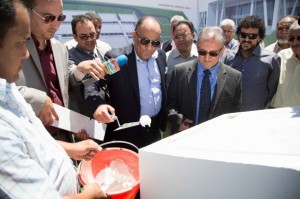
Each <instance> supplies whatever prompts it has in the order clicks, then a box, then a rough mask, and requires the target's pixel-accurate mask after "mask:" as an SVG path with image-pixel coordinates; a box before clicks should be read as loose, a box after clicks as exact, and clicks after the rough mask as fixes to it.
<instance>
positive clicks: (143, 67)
mask: <svg viewBox="0 0 300 199" xmlns="http://www.w3.org/2000/svg"><path fill="white" fill-rule="evenodd" d="M0 1H1V4H0V16H1V18H2V19H3V20H2V21H1V22H0V29H1V34H0V51H1V53H0V92H1V99H0V109H1V111H0V118H1V120H0V129H1V134H0V141H1V147H0V149H1V152H2V153H1V154H4V155H1V158H0V163H1V164H0V165H1V166H0V184H1V185H0V197H1V198H18V197H20V196H22V198H35V197H37V196H39V198H60V197H63V198H106V197H107V196H106V194H105V193H103V192H102V191H101V189H100V188H99V186H98V185H97V184H95V183H92V184H88V185H86V186H85V187H84V190H83V191H81V192H80V193H79V192H78V190H77V183H76V172H75V170H74V169H73V168H72V163H71V162H70V161H69V160H70V159H69V157H71V158H72V159H74V160H82V159H85V160H90V159H91V158H92V157H93V156H94V154H95V153H97V151H98V150H100V148H99V147H98V145H97V143H95V142H94V141H93V140H91V139H89V137H88V134H87V132H85V130H84V129H83V130H82V131H81V132H78V133H75V134H73V133H71V132H67V131H65V130H61V129H58V128H55V127H52V126H51V125H52V123H53V121H54V120H59V118H60V115H59V114H58V113H57V111H56V110H55V108H54V105H53V104H57V105H60V106H64V107H66V108H69V109H71V110H73V111H76V112H79V113H81V114H83V115H86V116H88V117H90V118H94V119H95V120H97V121H99V122H102V123H106V124H107V129H106V134H105V138H104V142H108V141H112V140H122V141H127V142H130V143H132V144H134V145H136V146H137V147H139V148H141V147H144V146H147V145H149V144H151V143H154V142H156V141H158V140H160V139H162V138H163V133H162V132H165V131H169V132H170V133H171V134H175V133H178V132H181V131H184V130H186V129H188V128H190V127H192V126H195V125H198V124H201V123H203V122H205V121H207V120H209V119H212V118H214V117H217V116H220V115H222V114H226V113H232V112H239V111H254V110H262V109H267V108H280V107H287V106H299V105H300V88H299V87H300V86H299V85H300V84H299V83H300V80H299V76H300V69H299V67H300V25H299V20H298V18H297V17H295V16H286V17H283V18H281V19H280V20H279V21H278V23H277V28H276V36H277V41H276V42H275V43H274V44H271V45H270V46H267V47H266V48H264V47H263V45H262V42H263V39H264V37H265V35H266V28H265V24H264V21H263V19H261V18H259V17H257V16H247V17H245V18H244V19H242V20H241V21H240V22H239V24H238V25H237V27H236V26H235V23H234V22H233V21H232V20H231V19H225V20H223V21H222V22H221V23H220V26H219V27H205V28H203V29H202V30H201V31H200V33H199V34H198V35H196V32H195V28H194V25H193V23H192V22H191V21H188V20H186V19H184V18H183V17H182V16H174V17H173V18H172V19H171V21H170V34H171V39H170V40H169V41H167V42H164V43H162V42H161V34H162V27H161V24H160V22H159V21H158V20H157V19H156V18H155V17H152V16H144V17H141V18H140V19H139V20H138V21H137V23H136V26H135V29H134V30H133V32H132V39H133V43H132V44H130V45H128V46H126V47H123V48H119V49H112V48H111V46H110V45H109V44H107V43H105V42H103V41H101V38H100V35H101V29H102V28H105V27H102V20H101V18H100V17H99V15H97V14H95V13H86V14H83V15H77V16H74V17H73V19H72V22H71V25H72V26H71V27H70V28H71V29H72V33H73V38H74V39H72V40H71V41H69V42H67V43H65V44H62V43H60V42H59V41H57V40H56V39H55V38H54V35H55V33H56V31H57V30H58V29H59V27H60V25H61V23H62V21H64V20H65V18H66V16H65V15H64V14H63V2H62V0H50V1H44V0H32V1H24V0H0ZM196 38H197V39H196ZM235 38H237V39H235ZM119 55H125V56H126V57H127V58H128V61H127V63H126V64H125V65H124V66H123V67H122V69H121V70H120V71H119V72H117V73H114V74H110V73H109V71H108V69H107V68H106V66H105V64H104V61H105V60H109V59H112V58H116V57H118V56H119ZM298 73H299V75H298ZM89 79H94V81H93V82H92V83H90V84H85V83H84V82H85V81H86V80H89ZM24 99H25V100H24ZM29 105H30V106H29ZM113 115H116V116H117V118H118V121H116V119H115V118H116V117H112V116H113ZM143 115H148V116H149V117H150V118H151V125H150V126H146V127H143V126H140V125H138V126H134V127H131V128H127V129H123V130H119V131H118V132H115V131H114V130H115V129H116V128H118V122H119V123H121V124H124V123H130V122H136V121H139V119H140V117H141V116H143ZM167 124H168V125H167ZM166 126H169V128H166ZM53 138H54V139H53ZM76 141H77V142H76ZM68 156H69V157H68ZM33 187H35V188H34V189H33ZM36 188H38V190H37V189H36ZM33 190H36V191H33ZM138 197H139V196H138V195H137V198H138Z"/></svg>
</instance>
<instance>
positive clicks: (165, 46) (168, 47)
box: [160, 15, 184, 52]
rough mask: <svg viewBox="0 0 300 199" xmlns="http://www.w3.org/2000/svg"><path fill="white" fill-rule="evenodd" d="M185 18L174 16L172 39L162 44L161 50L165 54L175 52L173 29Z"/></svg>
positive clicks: (171, 21) (171, 27) (171, 29)
mask: <svg viewBox="0 0 300 199" xmlns="http://www.w3.org/2000/svg"><path fill="white" fill-rule="evenodd" d="M183 19H184V17H183V16H181V15H174V16H173V17H172V18H171V20H170V37H171V38H170V39H169V40H167V41H165V42H162V43H161V46H160V47H161V49H163V50H164V51H165V52H169V51H170V50H173V49H175V48H176V45H175V42H174V40H173V29H174V25H175V24H176V23H177V22H178V21H179V20H183Z"/></svg>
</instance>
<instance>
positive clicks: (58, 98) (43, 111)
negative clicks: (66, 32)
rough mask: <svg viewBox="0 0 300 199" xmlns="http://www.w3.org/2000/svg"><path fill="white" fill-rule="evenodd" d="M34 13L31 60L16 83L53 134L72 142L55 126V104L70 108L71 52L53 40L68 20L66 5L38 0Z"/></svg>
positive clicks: (30, 45) (30, 49)
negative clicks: (69, 54) (64, 13)
mask: <svg viewBox="0 0 300 199" xmlns="http://www.w3.org/2000/svg"><path fill="white" fill-rule="evenodd" d="M30 10H31V13H30V22H31V23H30V28H31V38H30V39H29V40H28V41H27V45H28V50H29V53H30V57H29V59H27V60H25V61H24V68H23V70H22V71H20V78H19V80H18V81H17V82H16V84H17V85H18V86H20V87H19V88H20V91H21V93H22V95H23V96H24V98H25V99H26V101H27V102H28V103H30V104H31V105H32V107H33V109H34V111H35V113H36V115H37V116H38V117H39V118H40V119H41V121H42V122H43V124H44V125H45V126H46V127H47V130H48V131H49V132H50V133H51V135H52V136H53V137H54V138H55V139H58V140H63V141H67V142H71V141H72V135H71V134H69V133H68V132H66V131H62V130H59V129H57V128H54V127H51V124H52V123H53V121H54V120H59V116H58V114H57V113H56V111H55V109H54V107H53V103H55V104H57V105H60V106H64V107H67V108H68V107H69V94H68V89H69V74H68V58H69V56H68V51H67V50H66V48H65V47H64V46H63V45H62V44H61V43H60V42H59V41H57V40H56V39H54V38H53V37H54V34H55V33H56V31H57V30H58V28H59V27H60V24H61V23H62V21H64V20H65V18H66V17H65V15H63V13H62V10H63V3H62V0H50V1H44V0H34V1H33V4H32V7H31V8H30ZM74 100H76V99H74ZM81 135H82V137H81ZM81 135H79V134H76V136H78V137H79V138H80V137H81V138H83V139H85V138H87V137H88V136H87V133H86V132H83V133H82V134H81Z"/></svg>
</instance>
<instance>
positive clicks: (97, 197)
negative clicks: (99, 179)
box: [62, 183, 111, 199]
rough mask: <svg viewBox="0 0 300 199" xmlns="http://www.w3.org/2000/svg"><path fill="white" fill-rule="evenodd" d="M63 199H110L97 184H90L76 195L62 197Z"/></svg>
mask: <svg viewBox="0 0 300 199" xmlns="http://www.w3.org/2000/svg"><path fill="white" fill-rule="evenodd" d="M62 198H63V199H75V198H76V199H111V197H108V196H107V195H106V194H105V193H104V192H103V191H102V190H101V189H100V186H99V185H98V184H97V183H90V184H87V185H85V186H84V187H83V191H82V192H81V193H79V194H76V195H69V196H63V197H62Z"/></svg>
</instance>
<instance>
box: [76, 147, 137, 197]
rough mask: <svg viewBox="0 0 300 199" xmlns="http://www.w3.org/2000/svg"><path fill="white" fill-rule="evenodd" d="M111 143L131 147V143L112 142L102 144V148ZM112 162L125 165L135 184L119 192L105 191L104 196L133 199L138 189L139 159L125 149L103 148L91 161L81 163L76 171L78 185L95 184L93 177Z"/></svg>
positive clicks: (132, 152)
mask: <svg viewBox="0 0 300 199" xmlns="http://www.w3.org/2000/svg"><path fill="white" fill-rule="evenodd" d="M111 143H125V144H130V145H132V144H131V143H127V142H121V141H113V142H110V143H104V144H102V146H103V145H106V144H111ZM100 146H101V145H100ZM133 146H134V145H133ZM134 147H135V146H134ZM135 148H136V147H135ZM136 149H137V148H136ZM112 162H119V163H121V164H124V165H126V168H127V170H128V172H129V173H130V174H131V176H132V177H133V178H134V179H135V183H134V184H132V185H131V186H129V187H126V188H122V189H119V190H113V191H109V190H108V191H106V194H107V195H108V196H110V197H111V198H112V199H134V197H135V195H136V194H137V192H138V190H139V187H140V179H139V158H138V154H137V153H135V152H134V151H131V150H128V149H125V148H117V147H113V148H104V149H102V150H101V151H99V152H98V153H97V154H96V155H95V156H94V157H93V158H92V160H91V161H81V163H80V164H79V166H78V169H77V174H78V179H79V181H80V183H81V184H82V185H85V184H88V183H91V182H95V177H96V176H97V175H98V174H99V173H100V172H101V171H104V170H105V169H107V168H109V167H110V165H111V164H112Z"/></svg>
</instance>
